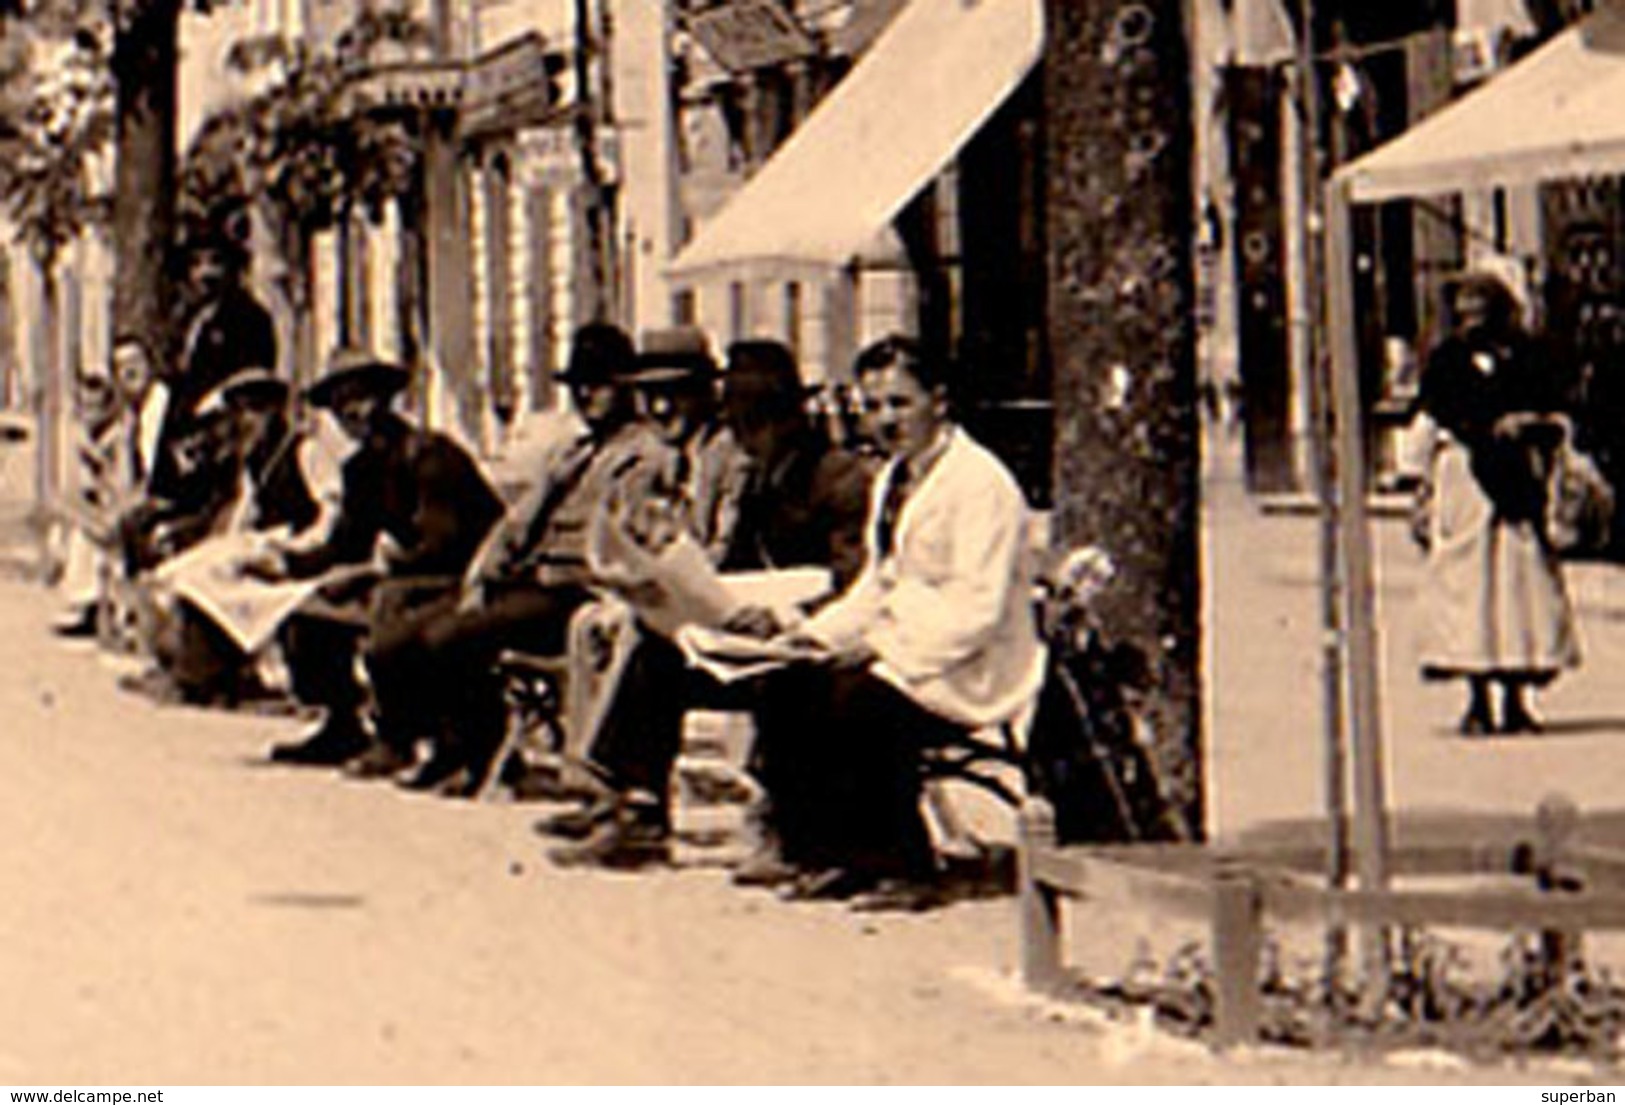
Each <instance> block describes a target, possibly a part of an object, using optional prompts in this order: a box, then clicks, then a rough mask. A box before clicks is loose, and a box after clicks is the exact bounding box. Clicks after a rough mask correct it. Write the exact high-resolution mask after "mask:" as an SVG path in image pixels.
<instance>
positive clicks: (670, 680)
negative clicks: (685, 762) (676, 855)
mask: <svg viewBox="0 0 1625 1105" xmlns="http://www.w3.org/2000/svg"><path fill="white" fill-rule="evenodd" d="M688 683H689V672H688V669H687V665H686V663H685V662H684V660H683V654H682V652H681V651H680V650H679V649H678V648H677V646H676V645H674V644H672V643H671V642H670V641H668V640H666V639H665V638H664V637H659V636H656V635H654V634H653V633H649V632H647V631H645V632H644V633H643V635H642V636H641V638H640V639H639V640H638V643H637V644H636V645H635V646H633V650H632V654H631V656H630V657H629V658H628V659H627V664H626V669H625V671H623V672H622V674H621V678H620V681H619V683H618V684H617V685H616V687H615V690H614V698H613V700H612V701H611V703H610V707H609V710H608V712H607V713H606V715H605V717H604V721H603V724H602V725H601V726H600V727H599V730H598V733H597V736H596V738H595V739H594V741H593V744H592V748H591V750H590V752H589V753H588V758H589V759H590V760H591V761H592V762H593V763H594V764H595V765H597V766H598V767H600V768H602V769H603V771H604V773H605V774H606V775H607V776H608V778H609V782H610V785H611V786H613V787H614V788H615V789H616V790H618V791H621V792H622V793H626V792H628V791H634V790H636V791H642V792H643V793H645V794H647V795H649V796H652V797H653V799H654V800H655V803H656V805H657V806H658V808H659V816H660V818H661V819H662V821H664V822H665V823H666V824H668V825H669V823H670V812H671V811H670V792H671V775H672V770H673V768H674V767H675V765H676V763H677V756H678V754H679V753H680V752H681V751H682V743H683V714H684V712H685V711H686V709H687V707H688V703H689V701H690V694H689V688H688Z"/></svg>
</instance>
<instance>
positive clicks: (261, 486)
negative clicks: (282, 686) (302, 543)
mask: <svg viewBox="0 0 1625 1105" xmlns="http://www.w3.org/2000/svg"><path fill="white" fill-rule="evenodd" d="M289 397H290V391H289V387H288V385H287V383H286V382H285V381H283V380H281V379H278V378H277V377H276V376H274V375H272V374H271V373H270V372H269V371H268V370H266V369H262V368H247V369H243V370H241V371H239V372H237V373H234V374H233V375H232V376H230V377H229V378H228V379H226V380H225V381H224V382H223V383H221V384H220V385H219V386H218V387H216V388H215V389H214V390H213V391H211V392H210V393H209V394H208V395H206V396H204V397H203V399H202V400H201V401H200V402H199V404H198V409H197V413H198V414H199V415H200V416H201V417H203V418H204V419H207V420H210V422H211V423H215V421H216V420H218V425H219V426H220V427H221V432H222V433H223V434H224V435H226V436H227V437H228V439H229V441H230V444H231V456H232V464H231V468H232V470H233V473H234V479H233V480H232V481H231V483H232V484H233V486H234V489H235V494H234V495H233V496H232V497H231V498H230V500H229V503H228V504H227V505H225V506H223V507H222V508H221V511H220V515H219V517H218V518H217V519H216V520H215V523H214V525H213V527H212V530H213V533H214V535H215V536H216V537H219V538H221V539H222V540H223V541H230V540H232V538H233V537H234V535H239V534H242V533H246V532H259V533H264V532H269V531H272V530H283V531H285V532H289V533H298V532H300V531H302V530H304V529H306V528H307V527H308V526H310V525H311V524H312V523H313V522H314V521H315V520H316V517H317V514H318V513H319V512H318V508H317V505H316V500H315V497H314V496H313V495H312V494H311V491H310V485H309V483H308V482H307V480H306V478H305V473H304V470H303V468H302V467H301V465H300V443H301V441H302V438H301V435H299V434H298V433H296V432H294V430H293V429H292V427H291V426H290V425H289V422H288V400H289ZM216 547H218V546H216V545H211V546H209V548H211V549H213V548H216ZM225 552H226V553H227V554H228V555H231V557H232V560H233V562H235V560H236V559H237V558H239V557H240V556H241V555H242V550H235V552H234V551H233V548H227V549H225ZM192 563H193V564H194V565H196V567H195V568H193V569H191V570H192V572H194V573H201V574H198V575H196V577H195V578H194V579H192V580H190V581H189V580H188V579H187V578H186V572H185V571H179V569H180V565H177V569H178V571H177V572H173V573H168V574H167V576H166V571H165V570H163V569H161V570H160V572H159V575H160V576H164V577H166V578H165V579H164V580H163V585H164V587H166V588H167V589H169V590H171V591H173V592H174V593H175V596H176V601H175V602H174V603H173V606H172V609H171V614H170V618H169V620H168V622H167V624H166V626H165V632H163V633H161V634H160V636H159V640H158V646H159V647H158V648H157V649H156V651H157V654H158V660H159V662H160V663H161V664H162V665H163V667H164V669H165V671H166V672H167V673H168V674H169V677H170V678H171V680H173V683H174V685H175V687H176V689H177V690H178V692H179V695H180V697H181V698H183V699H185V700H186V701H189V702H218V703H224V704H231V703H233V702H235V701H237V700H238V699H240V698H241V697H243V696H244V695H245V694H248V693H250V692H251V691H252V690H253V688H254V686H255V680H254V658H253V656H251V655H250V653H249V650H247V649H245V648H244V647H243V646H242V645H240V644H239V643H238V641H237V639H236V637H235V636H234V635H233V633H232V631H231V630H232V629H233V627H232V626H230V625H222V624H220V623H219V622H218V621H217V620H216V615H214V614H210V613H208V612H206V608H207V606H208V604H204V605H199V603H198V602H196V601H193V600H192V599H191V598H190V597H189V595H190V594H192V593H193V592H191V591H190V590H189V586H197V587H204V588H207V587H208V586H209V585H210V583H211V582H212V580H211V579H210V578H209V574H210V573H211V572H212V571H213V570H214V566H215V558H213V557H210V556H208V555H207V553H206V552H202V551H200V554H199V555H198V556H196V557H194V558H192ZM241 587H242V584H240V583H239V584H238V585H237V589H238V590H239V591H240V589H241ZM235 598H236V599H237V601H238V602H239V603H243V602H249V601H251V600H250V599H249V596H248V595H245V594H241V593H239V594H237V595H236V596H235Z"/></svg>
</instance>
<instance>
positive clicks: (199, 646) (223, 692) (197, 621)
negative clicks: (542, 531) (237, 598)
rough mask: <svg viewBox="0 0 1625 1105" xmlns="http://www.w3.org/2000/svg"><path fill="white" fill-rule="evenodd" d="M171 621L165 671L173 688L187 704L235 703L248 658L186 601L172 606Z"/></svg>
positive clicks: (238, 695) (239, 693) (246, 669)
mask: <svg viewBox="0 0 1625 1105" xmlns="http://www.w3.org/2000/svg"><path fill="white" fill-rule="evenodd" d="M172 617H173V619H174V623H173V626H172V641H173V649H172V651H170V653H169V655H168V656H167V657H165V667H166V668H167V669H168V670H169V674H170V678H172V679H173V680H174V681H175V685H176V686H177V687H179V688H180V690H181V693H182V694H183V695H184V696H185V698H186V700H187V701H188V702H201V703H211V702H227V703H234V702H235V701H236V700H237V699H238V698H239V697H240V695H241V692H242V690H243V686H244V683H245V681H246V679H247V675H248V669H249V665H250V658H249V656H248V654H247V653H245V652H244V651H243V650H242V649H241V648H239V647H238V646H237V643H236V642H235V641H233V640H232V639H231V637H230V636H228V635H227V634H226V633H225V631H224V630H222V629H221V628H220V627H219V626H218V625H216V624H215V623H214V622H213V621H211V620H210V619H209V618H207V617H206V616H204V615H203V614H201V613H199V612H198V610H197V609H196V608H195V607H194V606H193V605H192V604H191V603H189V602H186V601H185V600H181V601H179V602H177V603H176V604H175V609H174V613H173V615H172Z"/></svg>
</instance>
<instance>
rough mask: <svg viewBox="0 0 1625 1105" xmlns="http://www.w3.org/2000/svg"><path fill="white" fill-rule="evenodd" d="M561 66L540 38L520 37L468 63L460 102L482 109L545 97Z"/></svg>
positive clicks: (559, 58) (559, 61)
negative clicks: (511, 101) (550, 55)
mask: <svg viewBox="0 0 1625 1105" xmlns="http://www.w3.org/2000/svg"><path fill="white" fill-rule="evenodd" d="M562 67H563V58H562V56H561V57H555V58H550V57H549V56H548V53H547V49H546V47H545V46H544V45H543V43H542V37H541V36H540V35H538V34H534V33H532V34H527V35H524V36H522V37H520V38H516V39H514V40H513V41H512V42H509V43H506V44H504V45H503V46H501V47H500V48H498V49H496V50H493V51H491V52H490V53H488V54H485V55H482V56H481V57H478V58H475V59H474V60H473V61H472V62H471V63H470V64H469V67H468V71H467V74H466V76H465V77H464V78H463V103H464V104H465V105H467V106H468V107H474V108H483V107H487V106H490V105H492V104H496V103H501V102H503V101H506V100H512V99H516V98H523V99H525V100H532V99H535V98H540V97H546V96H548V95H550V85H551V81H552V77H553V74H554V73H557V72H558V71H559V70H560V69H562Z"/></svg>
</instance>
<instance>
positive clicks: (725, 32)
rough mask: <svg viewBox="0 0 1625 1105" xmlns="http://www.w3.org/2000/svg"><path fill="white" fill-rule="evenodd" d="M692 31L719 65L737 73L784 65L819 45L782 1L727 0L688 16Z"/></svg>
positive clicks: (812, 50)
mask: <svg viewBox="0 0 1625 1105" xmlns="http://www.w3.org/2000/svg"><path fill="white" fill-rule="evenodd" d="M687 22H688V30H689V33H690V34H692V35H693V36H694V37H695V38H696V39H698V40H699V43H700V45H702V46H704V47H705V49H706V51H707V52H709V53H710V55H711V56H712V57H713V58H715V59H716V61H717V64H718V65H720V66H722V67H723V68H724V69H727V70H730V71H732V72H735V73H739V72H744V71H746V70H750V69H762V68H765V67H767V66H772V65H780V64H782V63H784V62H787V61H792V60H794V59H796V58H804V57H807V56H809V55H811V54H813V53H816V52H817V49H818V45H817V43H815V42H814V41H813V39H812V36H810V35H809V34H808V33H807V31H806V29H805V28H803V27H802V26H801V24H800V23H798V22H796V18H795V16H793V15H791V14H790V13H789V12H788V11H786V10H785V7H784V5H783V3H781V0H726V2H725V3H723V4H720V5H718V6H717V7H714V8H708V9H706V10H704V11H699V12H691V13H690V14H689V15H688V16H687Z"/></svg>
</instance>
